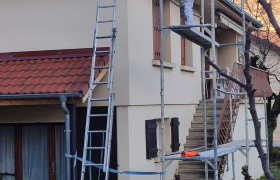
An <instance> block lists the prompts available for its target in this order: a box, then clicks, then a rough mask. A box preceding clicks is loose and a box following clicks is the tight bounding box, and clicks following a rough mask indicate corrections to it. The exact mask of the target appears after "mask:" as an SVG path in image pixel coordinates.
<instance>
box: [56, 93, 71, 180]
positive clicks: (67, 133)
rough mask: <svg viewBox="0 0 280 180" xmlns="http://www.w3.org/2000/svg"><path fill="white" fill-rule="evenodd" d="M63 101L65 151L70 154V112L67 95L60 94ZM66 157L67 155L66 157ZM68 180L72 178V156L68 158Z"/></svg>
mask: <svg viewBox="0 0 280 180" xmlns="http://www.w3.org/2000/svg"><path fill="white" fill-rule="evenodd" d="M59 99H60V102H61V108H62V110H63V112H64V114H65V145H66V146H65V151H66V154H70V133H71V130H70V113H69V110H68V109H67V107H66V102H67V97H66V96H65V95H60V96H59ZM65 158H66V157H65ZM65 177H66V179H67V180H71V161H70V158H66V175H65Z"/></svg>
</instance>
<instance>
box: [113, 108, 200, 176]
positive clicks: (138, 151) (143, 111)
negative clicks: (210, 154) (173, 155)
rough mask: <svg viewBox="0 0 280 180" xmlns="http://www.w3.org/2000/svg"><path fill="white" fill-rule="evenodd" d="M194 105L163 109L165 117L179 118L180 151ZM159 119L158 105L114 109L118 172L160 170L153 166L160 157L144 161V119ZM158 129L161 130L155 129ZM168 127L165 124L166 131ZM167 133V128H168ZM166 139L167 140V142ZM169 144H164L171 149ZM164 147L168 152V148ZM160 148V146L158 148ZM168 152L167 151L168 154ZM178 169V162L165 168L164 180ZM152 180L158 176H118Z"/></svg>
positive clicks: (167, 124)
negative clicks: (116, 131)
mask: <svg viewBox="0 0 280 180" xmlns="http://www.w3.org/2000/svg"><path fill="white" fill-rule="evenodd" d="M195 107H196V106H194V105H167V106H165V117H166V118H172V117H178V118H179V121H180V143H181V146H180V150H183V148H184V144H185V142H186V139H185V137H186V136H187V135H188V129H189V128H190V126H191V121H192V119H193V114H194V113H195ZM157 118H160V106H159V105H151V106H129V107H118V108H117V120H118V122H117V123H118V164H119V170H120V171H125V170H131V171H156V172H160V171H161V163H156V162H158V161H159V158H156V159H151V160H146V135H145V120H151V119H157ZM166 121H168V120H166ZM158 128H161V127H158ZM169 128H170V125H169V123H166V129H167V131H168V129H169ZM169 131H170V129H169ZM168 138H169V139H170V137H166V141H168ZM169 145H170V144H168V143H167V144H166V147H167V146H168V147H169V149H170V146H169ZM168 147H167V149H168ZM160 149H161V146H160ZM167 153H168V151H167ZM176 168H178V161H174V162H173V163H172V165H171V166H170V167H168V169H167V176H166V179H173V177H174V172H175V170H176ZM143 178H145V180H154V179H158V178H159V177H158V176H145V177H144V176H132V175H131V176H130V175H121V174H120V175H119V179H121V180H142V179H143Z"/></svg>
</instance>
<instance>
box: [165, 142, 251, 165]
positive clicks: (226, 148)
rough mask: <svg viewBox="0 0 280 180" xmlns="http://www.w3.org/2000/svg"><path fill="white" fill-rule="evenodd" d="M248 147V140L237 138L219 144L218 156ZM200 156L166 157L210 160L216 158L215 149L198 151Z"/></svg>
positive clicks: (171, 158) (169, 158)
mask: <svg viewBox="0 0 280 180" xmlns="http://www.w3.org/2000/svg"><path fill="white" fill-rule="evenodd" d="M253 143H254V141H253V140H249V144H253ZM243 147H246V140H235V141H232V142H229V143H227V144H222V145H219V146H217V156H218V157H221V156H224V155H228V154H230V153H234V152H236V151H238V150H239V149H241V148H243ZM198 154H199V156H194V157H188V158H182V157H166V158H165V159H168V160H183V161H194V160H197V161H207V160H208V161H209V160H214V158H215V157H214V149H211V150H208V151H203V152H200V153H198Z"/></svg>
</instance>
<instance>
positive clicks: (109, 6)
mask: <svg viewBox="0 0 280 180" xmlns="http://www.w3.org/2000/svg"><path fill="white" fill-rule="evenodd" d="M115 6H116V5H108V6H99V8H112V7H115Z"/></svg>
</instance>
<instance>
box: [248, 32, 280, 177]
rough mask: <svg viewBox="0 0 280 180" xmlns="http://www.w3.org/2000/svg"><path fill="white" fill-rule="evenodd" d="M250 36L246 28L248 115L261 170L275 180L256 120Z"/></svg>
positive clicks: (258, 122)
mask: <svg viewBox="0 0 280 180" xmlns="http://www.w3.org/2000/svg"><path fill="white" fill-rule="evenodd" d="M251 34H252V28H250V27H249V28H248V30H247V32H246V45H245V53H244V56H245V69H244V75H245V78H246V86H247V88H246V91H247V94H248V98H249V104H250V108H249V110H250V113H251V115H252V119H253V123H254V128H255V141H254V142H255V146H256V148H257V150H258V153H259V157H260V159H261V163H262V168H263V171H264V173H265V176H266V177H267V179H268V180H276V179H275V177H274V176H273V174H272V173H271V171H270V169H269V167H268V163H267V157H266V154H265V153H264V150H263V147H262V138H261V123H260V121H259V118H258V114H257V110H256V102H255V95H254V93H255V92H256V90H255V89H253V84H252V76H251V67H250V66H251V59H250V48H251Z"/></svg>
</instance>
